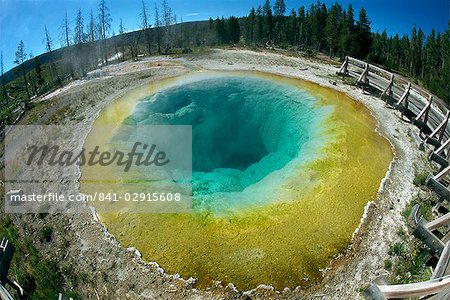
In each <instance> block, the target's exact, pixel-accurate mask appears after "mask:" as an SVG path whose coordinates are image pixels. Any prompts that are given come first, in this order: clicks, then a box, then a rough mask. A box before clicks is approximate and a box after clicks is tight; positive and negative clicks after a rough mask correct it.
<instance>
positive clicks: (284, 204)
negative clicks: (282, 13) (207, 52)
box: [82, 72, 392, 290]
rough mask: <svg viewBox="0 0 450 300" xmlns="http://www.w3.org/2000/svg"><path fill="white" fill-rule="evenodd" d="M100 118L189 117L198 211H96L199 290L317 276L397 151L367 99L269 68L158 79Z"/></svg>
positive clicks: (127, 241) (160, 120) (163, 120)
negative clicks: (219, 284) (360, 100)
mask: <svg viewBox="0 0 450 300" xmlns="http://www.w3.org/2000/svg"><path fill="white" fill-rule="evenodd" d="M100 124H159V125H160V124H174V125H175V124H189V125H192V130H193V195H194V197H193V200H194V201H193V206H194V209H193V212H192V213H184V214H182V213H178V214H124V213H121V214H119V213H116V214H102V215H101V216H100V218H101V221H102V222H103V224H105V225H106V226H107V228H108V229H109V231H110V232H111V233H112V234H114V235H115V236H116V237H117V238H118V240H119V241H120V242H121V243H122V245H123V246H125V247H130V246H134V247H136V248H137V249H139V250H140V251H141V253H143V256H144V259H146V260H148V261H156V262H158V263H159V264H160V266H161V267H162V268H164V269H165V270H166V271H167V272H168V273H171V274H174V273H178V274H181V275H182V276H183V277H185V278H188V277H190V276H192V277H196V278H198V287H202V288H204V287H206V286H208V285H210V284H211V283H212V280H221V281H223V282H224V283H225V284H226V283H228V282H232V283H234V284H235V285H236V286H237V287H238V288H240V289H251V288H254V287H256V286H257V285H259V284H270V285H273V286H274V287H276V288H278V289H281V290H282V289H283V288H284V287H286V286H288V287H291V288H293V287H295V286H297V285H309V284H312V283H315V282H317V281H319V280H320V278H321V273H320V271H319V269H321V268H324V267H326V266H327V264H328V263H329V261H330V260H331V259H332V258H334V257H335V256H336V255H337V254H338V253H339V252H341V251H343V250H345V248H346V247H347V245H348V243H349V241H350V239H351V236H352V234H353V232H354V230H355V229H356V227H357V226H358V224H359V221H360V219H361V216H362V214H363V211H364V206H365V205H366V204H367V202H368V201H370V200H372V199H374V198H375V197H376V195H377V191H378V188H379V185H380V182H381V179H382V178H383V177H384V175H385V173H386V171H387V169H388V166H389V163H390V161H391V159H392V151H391V148H390V144H389V143H388V142H387V140H386V139H384V138H383V137H381V136H380V135H378V134H377V133H376V132H375V125H376V123H375V120H374V119H373V118H372V117H371V116H370V114H369V113H368V111H367V110H366V109H365V108H364V107H363V106H362V105H361V104H359V103H357V102H355V101H353V100H352V99H350V98H348V97H346V96H345V95H343V94H341V93H339V92H336V91H334V90H329V89H326V88H323V87H320V86H317V85H315V84H312V83H308V82H303V81H300V80H294V79H287V78H283V77H279V76H274V75H268V74H261V73H213V72H210V73H200V74H189V75H188V76H184V77H180V78H176V79H170V80H166V81H160V82H158V86H157V85H149V86H145V87H142V88H140V89H137V90H135V91H132V92H130V93H129V94H127V95H126V96H124V97H122V98H121V99H118V100H117V101H115V102H114V103H113V104H111V105H110V106H108V107H106V108H105V109H104V110H103V111H102V112H101V114H100V116H99V118H98V120H97V121H96V122H95V125H100ZM86 143H87V144H90V143H98V140H94V138H93V137H88V139H87V141H86ZM82 189H83V183H82ZM305 278H308V280H305Z"/></svg>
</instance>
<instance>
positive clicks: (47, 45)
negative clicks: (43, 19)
mask: <svg viewBox="0 0 450 300" xmlns="http://www.w3.org/2000/svg"><path fill="white" fill-rule="evenodd" d="M44 27H45V38H44V43H45V49H46V50H47V52H48V54H49V57H50V66H51V70H52V73H53V76H55V77H56V82H57V83H58V84H59V86H60V87H63V84H62V80H61V77H60V76H59V73H58V69H57V67H56V64H55V61H54V59H53V41H52V38H51V37H50V34H49V33H48V29H47V25H45V26H44Z"/></svg>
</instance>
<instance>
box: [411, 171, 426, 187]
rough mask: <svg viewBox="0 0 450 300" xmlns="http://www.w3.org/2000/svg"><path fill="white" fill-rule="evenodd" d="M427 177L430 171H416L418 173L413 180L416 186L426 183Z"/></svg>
mask: <svg viewBox="0 0 450 300" xmlns="http://www.w3.org/2000/svg"><path fill="white" fill-rule="evenodd" d="M427 177H428V173H426V172H421V173H416V175H415V176H414V180H413V183H414V185H415V186H424V185H425V184H426V181H427Z"/></svg>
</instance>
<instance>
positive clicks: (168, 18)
mask: <svg viewBox="0 0 450 300" xmlns="http://www.w3.org/2000/svg"><path fill="white" fill-rule="evenodd" d="M162 6H163V8H162V9H163V22H164V38H165V49H164V54H168V53H169V51H170V49H171V48H172V35H171V32H170V25H172V24H173V22H174V17H173V12H172V8H171V7H170V6H169V3H168V2H167V0H163V2H162Z"/></svg>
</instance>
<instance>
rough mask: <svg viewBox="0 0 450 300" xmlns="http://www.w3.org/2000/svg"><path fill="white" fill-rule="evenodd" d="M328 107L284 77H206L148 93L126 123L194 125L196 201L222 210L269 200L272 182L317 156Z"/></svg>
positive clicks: (201, 207) (203, 205) (193, 164)
mask: <svg viewBox="0 0 450 300" xmlns="http://www.w3.org/2000/svg"><path fill="white" fill-rule="evenodd" d="M328 113H329V109H327V108H325V107H319V106H318V104H317V101H316V99H315V98H314V97H313V96H311V95H310V94H309V93H307V92H306V91H304V90H302V89H300V88H298V87H295V86H291V85H289V84H286V83H279V82H275V81H271V80H268V79H264V78H259V77H256V76H255V77H248V76H247V77H244V76H216V77H212V78H211V76H208V77H205V78H200V79H197V80H191V81H189V82H186V83H184V84H181V85H176V86H172V87H169V88H167V89H164V90H162V91H160V92H158V93H156V94H154V95H151V96H149V97H146V98H144V99H142V100H141V101H140V102H139V103H138V104H137V106H136V107H135V109H134V111H133V113H132V114H131V115H130V116H129V117H128V118H127V119H126V120H125V122H124V123H125V124H131V125H192V141H193V142H192V156H193V157H192V158H193V162H192V167H193V174H192V178H193V182H192V190H193V200H194V207H196V208H197V209H209V210H213V211H224V210H229V209H232V208H233V207H238V206H239V207H242V205H244V206H249V205H254V204H264V203H265V202H267V201H271V200H270V199H273V197H270V193H272V192H274V191H275V189H273V187H274V186H276V185H279V184H280V182H282V180H283V178H286V176H289V172H292V171H293V170H294V169H295V168H296V167H298V166H299V165H301V164H302V163H305V162H308V161H311V160H312V159H314V158H315V157H317V156H318V155H319V154H318V151H317V150H318V147H319V146H320V145H321V143H322V142H323V141H321V139H320V137H321V122H322V121H323V120H324V118H325V116H326V115H327V114H328ZM250 194H251V195H252V196H251V197H249V195H250Z"/></svg>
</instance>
